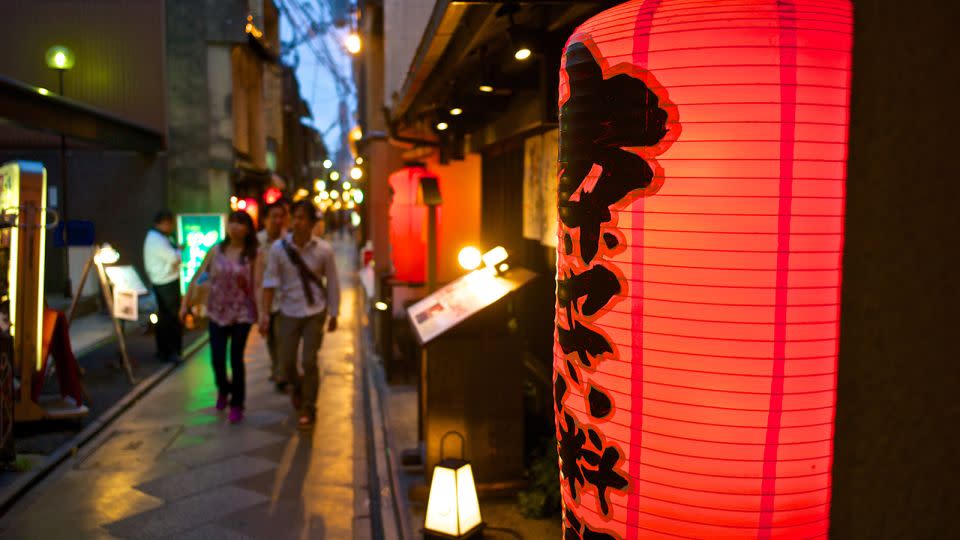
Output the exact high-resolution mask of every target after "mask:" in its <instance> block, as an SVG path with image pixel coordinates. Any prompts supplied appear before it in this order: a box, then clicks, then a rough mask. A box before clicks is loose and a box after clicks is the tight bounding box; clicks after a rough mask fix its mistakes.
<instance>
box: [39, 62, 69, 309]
mask: <svg viewBox="0 0 960 540" xmlns="http://www.w3.org/2000/svg"><path fill="white" fill-rule="evenodd" d="M46 60H47V67H49V68H50V69H53V70H56V72H57V78H58V79H59V82H60V97H63V74H64V72H66V71H67V70H69V69H71V68H72V67H73V65H74V64H75V63H76V61H77V59H76V57H75V56H74V55H73V51H71V50H70V49H68V48H67V47H64V46H63V45H54V46H53V47H50V48H49V49H47V54H46ZM60 190H61V191H62V194H61V201H60V219H61V221H63V253H64V256H63V269H64V272H65V273H66V275H67V281H66V283H65V285H64V291H65V294H66V296H67V298H69V297H70V296H71V295H72V294H73V283H72V282H71V280H70V242H69V241H68V239H67V230H68V229H69V227H68V226H69V224H70V222H69V221H68V220H67V138H66V136H65V135H64V134H63V133H61V134H60Z"/></svg>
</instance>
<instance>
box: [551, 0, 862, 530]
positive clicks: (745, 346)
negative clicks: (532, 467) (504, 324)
mask: <svg viewBox="0 0 960 540" xmlns="http://www.w3.org/2000/svg"><path fill="white" fill-rule="evenodd" d="M852 25H853V20H852V8H851V4H850V2H849V1H847V0H816V1H814V0H736V1H732V0H731V1H715V2H699V1H697V2H694V1H690V0H634V1H630V2H626V3H624V4H621V5H619V6H617V7H614V8H612V9H609V10H607V11H604V12H602V13H600V14H599V15H597V16H595V17H594V18H592V19H590V20H589V21H587V22H586V23H584V24H583V25H582V26H581V27H580V28H579V29H578V30H577V31H576V33H575V34H574V35H573V36H572V37H571V38H570V40H569V41H568V42H567V47H566V49H565V50H564V56H563V63H562V68H561V73H560V167H559V170H560V178H559V187H558V199H559V217H560V226H559V231H558V234H559V247H558V268H557V280H558V283H557V317H556V320H557V334H556V335H557V341H556V345H555V355H554V359H555V360H554V368H555V378H554V385H555V389H554V390H555V396H554V397H555V405H556V407H557V411H556V412H557V415H556V417H557V436H558V441H559V446H558V448H559V453H560V466H561V490H562V496H563V501H564V518H563V519H564V527H565V529H566V534H568V535H571V536H567V537H568V538H569V537H574V538H588V537H589V538H593V539H619V540H626V539H635V538H681V537H682V538H735V537H736V538H757V537H760V538H770V537H778V538H811V537H821V536H826V535H827V534H828V530H829V512H830V474H831V467H832V461H833V430H834V426H833V419H834V410H835V397H836V373H837V344H838V333H839V313H840V301H839V298H840V278H841V269H840V263H841V252H842V247H843V213H844V196H845V182H846V155H847V131H848V130H847V127H848V109H849V97H850V96H849V94H850V75H851V73H850V69H851V54H850V53H851V46H852Z"/></svg>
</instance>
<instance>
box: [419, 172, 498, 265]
mask: <svg viewBox="0 0 960 540" xmlns="http://www.w3.org/2000/svg"><path fill="white" fill-rule="evenodd" d="M481 163H482V160H481V158H480V154H468V155H467V156H466V159H464V160H463V161H451V162H450V163H449V164H447V165H440V163H439V162H438V161H437V159H436V158H434V159H431V160H428V161H427V168H428V169H430V171H431V172H433V173H435V174H436V175H437V178H439V179H440V196H441V197H443V205H442V206H441V207H440V230H439V234H438V238H437V251H438V254H437V281H438V282H440V283H447V282H450V281H453V280H454V279H457V278H458V277H460V276H462V275H463V269H462V268H460V263H459V261H458V260H457V255H458V254H459V253H460V250H461V249H462V248H464V247H466V246H477V247H480V248H490V247H493V246H481V244H480V184H481V182H480V178H481Z"/></svg>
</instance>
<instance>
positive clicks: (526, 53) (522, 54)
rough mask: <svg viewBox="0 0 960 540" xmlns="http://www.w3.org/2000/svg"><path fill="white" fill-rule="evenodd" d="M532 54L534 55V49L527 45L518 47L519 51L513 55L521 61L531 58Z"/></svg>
mask: <svg viewBox="0 0 960 540" xmlns="http://www.w3.org/2000/svg"><path fill="white" fill-rule="evenodd" d="M531 55H533V51H531V50H530V49H528V48H526V47H523V48H521V49H517V52H515V53H513V57H514V58H516V59H517V60H520V61H521V62H522V61H524V60H527V59H528V58H530V56H531Z"/></svg>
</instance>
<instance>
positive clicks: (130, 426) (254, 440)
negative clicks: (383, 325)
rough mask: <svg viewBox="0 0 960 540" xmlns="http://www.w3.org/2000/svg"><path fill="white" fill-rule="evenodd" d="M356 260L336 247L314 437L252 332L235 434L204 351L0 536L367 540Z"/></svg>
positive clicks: (2, 527) (43, 490) (13, 517)
mask: <svg viewBox="0 0 960 540" xmlns="http://www.w3.org/2000/svg"><path fill="white" fill-rule="evenodd" d="M350 253H351V251H350V249H349V248H348V247H347V246H345V245H338V267H339V270H340V275H341V280H342V282H343V289H344V292H343V294H344V296H343V302H342V306H343V307H342V310H341V318H340V321H341V325H340V327H339V328H338V329H337V331H335V332H332V333H328V334H327V336H326V338H325V341H324V344H323V347H322V349H321V351H320V366H321V373H322V380H321V388H320V395H319V398H318V401H317V409H318V413H319V414H318V417H317V424H316V426H315V428H314V429H313V430H310V431H306V430H299V429H298V428H297V425H296V416H295V415H294V413H293V410H292V408H291V406H290V400H289V398H288V397H287V396H286V395H285V394H279V393H277V392H276V391H275V389H274V386H273V384H272V383H271V382H269V381H268V380H267V378H268V375H269V364H270V362H269V359H268V357H267V351H266V347H265V342H264V340H263V339H262V338H261V337H260V336H259V335H257V332H256V331H253V332H252V334H251V338H250V343H249V344H248V346H247V359H246V362H247V385H248V395H247V418H246V420H245V421H244V422H243V423H242V424H239V425H231V424H229V423H227V421H226V416H225V415H223V414H218V413H217V411H216V410H215V409H214V402H215V401H216V388H215V386H214V384H213V374H212V371H211V369H210V365H209V361H210V360H209V348H206V347H205V348H204V349H203V350H202V351H200V352H199V353H198V354H197V355H195V356H194V357H193V358H191V359H190V360H188V361H187V362H186V363H185V365H183V366H182V367H181V368H180V369H178V370H177V371H175V372H174V373H172V374H171V375H170V376H169V377H168V378H167V379H166V380H164V381H163V382H161V383H160V385H158V387H157V388H155V389H154V390H153V391H151V392H150V393H148V394H147V395H146V396H145V397H144V398H143V399H142V400H141V401H140V402H138V403H136V404H135V405H134V406H133V407H132V408H131V409H130V410H129V411H128V412H127V413H125V414H124V415H123V416H122V417H121V418H120V419H118V421H116V422H115V423H114V424H113V425H112V426H110V427H109V428H108V429H106V430H105V431H104V432H103V433H101V434H100V436H99V437H98V438H97V439H96V440H94V441H93V442H91V443H90V444H89V445H87V446H86V447H84V448H83V449H82V450H81V452H80V453H78V454H77V455H76V456H74V457H73V458H72V459H70V460H68V461H67V462H66V463H64V464H63V465H61V466H60V467H59V469H58V470H57V471H56V472H54V473H53V474H52V475H51V477H49V478H48V479H47V480H46V481H44V482H43V483H42V484H41V485H40V486H39V487H38V488H37V489H34V490H33V491H31V492H30V494H29V495H28V496H27V497H26V498H24V500H22V501H20V502H19V503H18V505H17V507H16V510H15V511H13V512H9V513H8V514H7V515H6V516H5V517H4V519H3V520H2V521H0V536H3V537H4V538H23V539H27V538H30V539H35V540H41V539H51V540H52V539H59V538H74V539H78V540H79V539H88V538H89V539H107V538H118V539H121V538H129V539H134V538H136V539H154V538H157V539H159V538H178V539H207V540H210V539H246V538H274V539H285V538H290V539H294V538H314V539H337V540H340V539H350V538H364V537H365V536H364V534H368V532H366V533H365V531H364V530H362V529H363V527H366V531H368V530H369V525H368V524H366V523H367V522H366V520H365V519H364V518H365V516H364V515H363V512H364V510H362V509H361V510H357V509H356V502H357V501H358V500H362V499H363V498H362V494H361V497H358V496H357V494H356V490H357V489H365V488H364V487H363V486H364V485H365V484H364V483H363V479H364V478H365V476H364V475H365V473H363V472H362V471H363V466H364V461H363V460H364V457H363V456H362V455H361V453H359V452H361V451H362V445H358V444H356V441H357V440H358V439H359V438H360V437H362V432H361V433H355V430H362V429H363V428H364V422H363V407H362V406H361V402H360V401H359V400H360V399H361V394H360V391H359V385H360V377H359V376H355V374H356V373H357V372H358V370H359V363H358V358H359V355H358V354H357V346H358V335H357V334H358V311H357V298H356V288H355V287H354V283H355V274H354V273H353V271H352V269H353V259H352V258H351V256H350ZM358 447H359V448H360V450H358V449H357V448H358ZM358 470H359V472H358ZM50 508H56V509H57V513H58V519H50V514H49V510H50ZM358 524H360V525H362V526H358ZM358 529H361V530H358Z"/></svg>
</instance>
